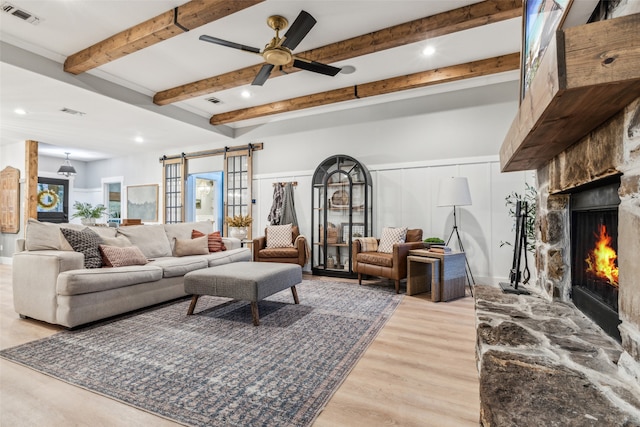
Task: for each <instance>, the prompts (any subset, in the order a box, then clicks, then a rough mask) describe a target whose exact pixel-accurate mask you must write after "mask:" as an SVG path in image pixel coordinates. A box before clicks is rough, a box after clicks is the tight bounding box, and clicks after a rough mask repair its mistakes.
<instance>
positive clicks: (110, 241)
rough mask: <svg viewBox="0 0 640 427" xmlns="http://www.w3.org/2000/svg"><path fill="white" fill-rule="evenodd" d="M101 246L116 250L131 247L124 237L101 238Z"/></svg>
mask: <svg viewBox="0 0 640 427" xmlns="http://www.w3.org/2000/svg"><path fill="white" fill-rule="evenodd" d="M102 244H103V245H107V246H116V247H118V248H126V247H128V246H133V245H132V244H131V241H130V240H129V239H127V238H126V237H125V236H116V237H102Z"/></svg>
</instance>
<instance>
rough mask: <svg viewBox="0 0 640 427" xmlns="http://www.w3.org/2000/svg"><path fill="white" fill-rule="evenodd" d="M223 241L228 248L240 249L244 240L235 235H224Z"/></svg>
mask: <svg viewBox="0 0 640 427" xmlns="http://www.w3.org/2000/svg"><path fill="white" fill-rule="evenodd" d="M222 243H224V247H225V248H227V250H231V249H238V248H240V247H242V242H241V241H240V239H236V238H235V237H223V238H222Z"/></svg>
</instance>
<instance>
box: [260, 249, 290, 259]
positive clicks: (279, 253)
mask: <svg viewBox="0 0 640 427" xmlns="http://www.w3.org/2000/svg"><path fill="white" fill-rule="evenodd" d="M258 255H259V256H260V258H298V249H297V248H267V249H261V250H260V251H259V252H258Z"/></svg>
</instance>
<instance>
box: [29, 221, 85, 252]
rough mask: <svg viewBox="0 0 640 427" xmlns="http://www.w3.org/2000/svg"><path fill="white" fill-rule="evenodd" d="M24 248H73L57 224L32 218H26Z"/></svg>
mask: <svg viewBox="0 0 640 427" xmlns="http://www.w3.org/2000/svg"><path fill="white" fill-rule="evenodd" d="M25 249H26V250H28V251H46V250H58V251H60V250H68V251H72V250H73V248H72V247H71V246H70V245H69V243H68V242H67V241H66V239H65V238H64V236H63V235H62V233H61V232H60V226H59V225H58V224H53V223H50V222H40V221H38V220H35V219H33V218H29V219H28V220H27V228H26V230H25Z"/></svg>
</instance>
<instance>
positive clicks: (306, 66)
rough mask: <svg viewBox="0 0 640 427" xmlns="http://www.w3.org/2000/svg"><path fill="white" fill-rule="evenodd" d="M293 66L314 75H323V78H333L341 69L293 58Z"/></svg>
mask: <svg viewBox="0 0 640 427" xmlns="http://www.w3.org/2000/svg"><path fill="white" fill-rule="evenodd" d="M293 66H294V67H296V68H300V69H302V70H307V71H313V72H314V73H320V74H324V75H325V76H335V75H336V74H338V73H339V72H340V70H342V68H338V67H332V66H331V65H327V64H322V63H320V62H316V61H308V60H306V59H300V58H295V59H294V60H293Z"/></svg>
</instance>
